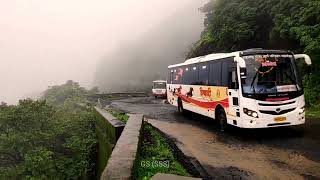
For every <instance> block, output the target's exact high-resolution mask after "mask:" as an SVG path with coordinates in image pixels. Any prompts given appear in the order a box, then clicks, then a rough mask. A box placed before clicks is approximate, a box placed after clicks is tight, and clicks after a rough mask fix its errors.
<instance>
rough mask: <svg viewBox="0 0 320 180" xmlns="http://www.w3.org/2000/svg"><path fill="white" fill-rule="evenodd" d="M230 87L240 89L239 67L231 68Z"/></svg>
mask: <svg viewBox="0 0 320 180" xmlns="http://www.w3.org/2000/svg"><path fill="white" fill-rule="evenodd" d="M229 89H238V78H237V69H236V68H231V71H230V72H229Z"/></svg>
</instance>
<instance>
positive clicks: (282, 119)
mask: <svg viewBox="0 0 320 180" xmlns="http://www.w3.org/2000/svg"><path fill="white" fill-rule="evenodd" d="M285 120H287V118H286V117H276V118H274V121H276V122H281V121H285Z"/></svg>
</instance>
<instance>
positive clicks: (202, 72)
mask: <svg viewBox="0 0 320 180" xmlns="http://www.w3.org/2000/svg"><path fill="white" fill-rule="evenodd" d="M208 83H209V67H208V64H200V65H199V85H208Z"/></svg>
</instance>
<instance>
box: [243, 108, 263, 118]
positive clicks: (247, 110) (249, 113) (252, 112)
mask: <svg viewBox="0 0 320 180" xmlns="http://www.w3.org/2000/svg"><path fill="white" fill-rule="evenodd" d="M243 112H244V113H245V114H246V115H248V116H251V117H254V118H258V117H259V116H258V113H257V112H256V111H252V110H250V109H247V108H243Z"/></svg>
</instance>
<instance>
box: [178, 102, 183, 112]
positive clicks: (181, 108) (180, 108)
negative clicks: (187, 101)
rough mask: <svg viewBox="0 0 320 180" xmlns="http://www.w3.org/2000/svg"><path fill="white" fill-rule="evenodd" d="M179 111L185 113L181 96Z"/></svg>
mask: <svg viewBox="0 0 320 180" xmlns="http://www.w3.org/2000/svg"><path fill="white" fill-rule="evenodd" d="M178 111H179V112H180V113H184V109H183V104H182V101H181V99H180V98H178Z"/></svg>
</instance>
